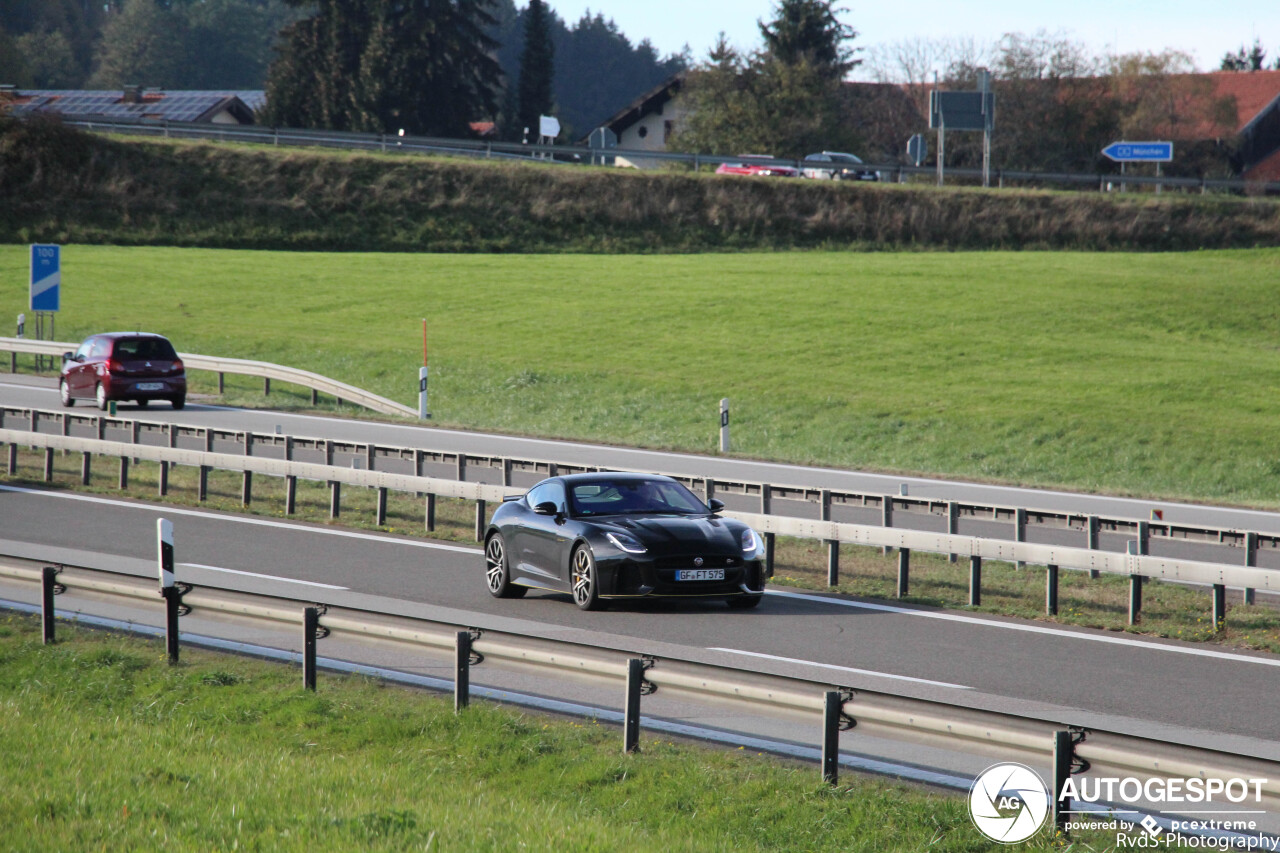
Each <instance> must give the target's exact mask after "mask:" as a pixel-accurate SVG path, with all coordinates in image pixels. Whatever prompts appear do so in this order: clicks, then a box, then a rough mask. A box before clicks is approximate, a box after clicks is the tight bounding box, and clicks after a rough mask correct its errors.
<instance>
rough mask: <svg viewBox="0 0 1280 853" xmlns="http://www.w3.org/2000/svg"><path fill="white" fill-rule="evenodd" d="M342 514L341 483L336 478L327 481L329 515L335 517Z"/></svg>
mask: <svg viewBox="0 0 1280 853" xmlns="http://www.w3.org/2000/svg"><path fill="white" fill-rule="evenodd" d="M340 515H342V483H340V482H338V481H337V480H330V481H329V517H330V518H337V517H338V516H340Z"/></svg>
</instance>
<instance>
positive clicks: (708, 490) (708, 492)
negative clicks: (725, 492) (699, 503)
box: [702, 477, 716, 501]
mask: <svg viewBox="0 0 1280 853" xmlns="http://www.w3.org/2000/svg"><path fill="white" fill-rule="evenodd" d="M715 496H716V481H715V478H714V477H703V478H702V499H703V500H706V501H709V500H711V499H712V498H714V497H715Z"/></svg>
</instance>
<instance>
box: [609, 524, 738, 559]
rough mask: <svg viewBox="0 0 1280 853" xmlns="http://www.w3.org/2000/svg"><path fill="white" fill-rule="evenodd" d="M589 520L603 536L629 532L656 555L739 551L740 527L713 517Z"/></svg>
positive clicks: (734, 552) (735, 552)
mask: <svg viewBox="0 0 1280 853" xmlns="http://www.w3.org/2000/svg"><path fill="white" fill-rule="evenodd" d="M591 521H592V523H593V524H596V525H597V526H599V528H600V529H601V530H602V531H603V532H606V533H607V532H610V531H614V530H621V531H623V532H625V533H629V534H631V535H632V536H634V537H636V538H637V539H639V540H640V541H641V542H642V543H644V545H645V546H646V547H648V548H650V549H651V550H653V551H655V552H657V553H666V554H674V553H684V552H697V553H702V552H706V553H716V554H740V553H741V552H742V542H741V540H740V537H741V535H742V527H741V525H739V524H736V523H733V522H729V521H726V520H725V519H723V518H717V517H716V516H712V515H645V516H621V515H618V516H605V517H602V518H593V519H592V520H591Z"/></svg>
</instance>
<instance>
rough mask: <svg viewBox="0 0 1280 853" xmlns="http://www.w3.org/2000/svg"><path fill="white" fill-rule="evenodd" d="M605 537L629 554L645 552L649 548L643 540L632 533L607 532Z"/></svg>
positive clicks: (614, 545)
mask: <svg viewBox="0 0 1280 853" xmlns="http://www.w3.org/2000/svg"><path fill="white" fill-rule="evenodd" d="M605 538H606V539H608V540H609V541H610V542H612V543H613V547H615V548H617V549H618V550H619V551H626V552H627V553H628V554H643V553H644V552H645V551H648V550H649V549H648V548H646V547H644V543H643V542H641V541H640V540H639V539H637V538H636V537H634V536H632V535H631V534H630V533H606V534H605Z"/></svg>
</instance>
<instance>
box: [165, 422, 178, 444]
mask: <svg viewBox="0 0 1280 853" xmlns="http://www.w3.org/2000/svg"><path fill="white" fill-rule="evenodd" d="M164 431H165V438H167V439H168V440H169V446H170V447H177V446H178V425H177V424H169V425H167V426H166V427H165V429H164Z"/></svg>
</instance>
